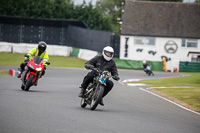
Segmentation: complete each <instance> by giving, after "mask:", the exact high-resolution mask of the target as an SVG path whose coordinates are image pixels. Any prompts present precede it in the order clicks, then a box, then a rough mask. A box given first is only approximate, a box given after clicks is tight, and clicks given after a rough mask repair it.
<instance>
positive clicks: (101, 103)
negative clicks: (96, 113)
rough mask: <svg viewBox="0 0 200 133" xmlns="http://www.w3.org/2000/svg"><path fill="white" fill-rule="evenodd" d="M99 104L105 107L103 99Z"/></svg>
mask: <svg viewBox="0 0 200 133" xmlns="http://www.w3.org/2000/svg"><path fill="white" fill-rule="evenodd" d="M99 104H100V105H101V106H104V103H103V98H102V99H101V101H100V102H99Z"/></svg>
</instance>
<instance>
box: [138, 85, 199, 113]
mask: <svg viewBox="0 0 200 133" xmlns="http://www.w3.org/2000/svg"><path fill="white" fill-rule="evenodd" d="M139 89H140V90H142V91H145V92H147V93H150V94H152V95H154V96H157V97H159V98H161V99H163V100H166V101H168V102H170V103H173V104H174V105H176V106H178V107H181V108H182V109H185V110H187V111H190V112H192V113H195V114H197V115H200V113H198V112H195V111H193V110H190V109H188V108H186V107H183V106H182V105H180V104H177V103H175V102H173V101H171V100H169V99H166V98H164V97H162V96H159V95H157V94H155V93H153V92H151V91H148V90H146V89H143V88H141V87H140V88H139Z"/></svg>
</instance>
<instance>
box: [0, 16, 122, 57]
mask: <svg viewBox="0 0 200 133" xmlns="http://www.w3.org/2000/svg"><path fill="white" fill-rule="evenodd" d="M112 34H113V33H112V32H107V31H97V30H90V29H88V26H87V25H86V24H85V23H84V22H83V21H74V20H49V19H28V18H19V17H6V16H0V41H4V42H14V43H38V42H39V41H45V42H46V43H47V44H52V45H63V46H71V47H74V48H83V49H89V50H95V51H98V52H101V51H102V49H103V48H104V47H105V46H108V45H109V46H110V45H111V44H110V43H111V36H112ZM118 47H119V44H118ZM118 47H117V46H115V49H116V51H117V50H118V51H119V49H118ZM115 54H116V55H119V53H117V52H116V53H115Z"/></svg>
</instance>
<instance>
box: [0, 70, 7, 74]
mask: <svg viewBox="0 0 200 133" xmlns="http://www.w3.org/2000/svg"><path fill="white" fill-rule="evenodd" d="M8 74H9V73H8V70H0V75H8Z"/></svg>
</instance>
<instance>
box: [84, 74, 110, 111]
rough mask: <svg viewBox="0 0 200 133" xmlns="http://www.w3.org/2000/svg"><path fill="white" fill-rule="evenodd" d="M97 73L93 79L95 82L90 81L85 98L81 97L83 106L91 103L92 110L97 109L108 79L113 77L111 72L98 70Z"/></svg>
mask: <svg viewBox="0 0 200 133" xmlns="http://www.w3.org/2000/svg"><path fill="white" fill-rule="evenodd" d="M97 73H98V74H97V75H96V76H95V77H94V79H93V83H90V84H89V85H88V87H87V89H86V92H85V94H84V95H83V98H82V99H81V107H82V108H85V107H86V106H87V105H90V109H91V110H95V109H96V107H97V106H98V104H99V102H100V101H101V100H102V97H103V93H104V89H105V86H106V80H108V79H109V78H110V77H111V74H110V72H108V71H103V72H99V71H97Z"/></svg>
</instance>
